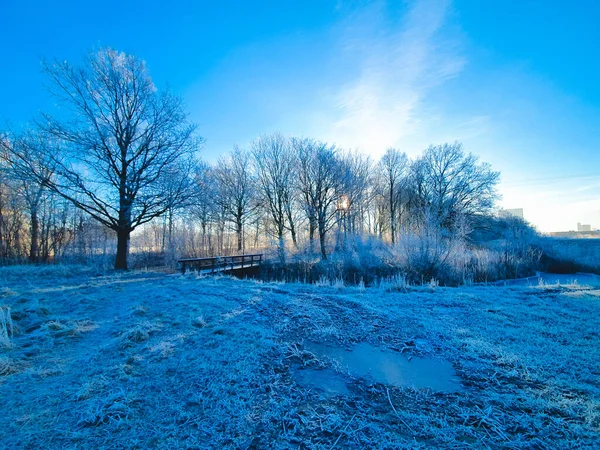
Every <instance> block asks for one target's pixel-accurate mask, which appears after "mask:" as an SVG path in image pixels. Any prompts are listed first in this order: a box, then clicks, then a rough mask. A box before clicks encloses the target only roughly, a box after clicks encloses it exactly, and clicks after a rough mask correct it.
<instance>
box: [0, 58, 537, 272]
mask: <svg viewBox="0 0 600 450" xmlns="http://www.w3.org/2000/svg"><path fill="white" fill-rule="evenodd" d="M43 67H44V70H45V72H46V74H47V77H48V83H49V88H50V90H51V92H52V93H53V94H54V95H55V97H56V99H57V101H58V103H59V104H60V105H61V106H62V107H63V109H62V110H61V111H60V114H58V115H55V116H53V115H50V114H42V115H41V116H39V117H38V118H37V119H36V122H35V126H33V127H31V128H30V129H29V130H25V131H22V132H19V133H16V132H13V131H10V130H8V131H7V132H6V133H5V134H4V135H3V137H2V138H1V140H0V142H1V144H2V145H1V148H2V154H1V159H0V165H1V169H2V170H1V171H0V257H1V258H2V260H3V261H4V262H20V261H25V260H28V261H30V262H49V261H60V260H65V261H67V260H71V261H73V260H77V261H85V262H87V263H104V261H106V258H109V257H111V255H115V256H113V257H114V267H115V268H117V269H125V268H127V267H128V266H129V265H130V263H129V262H128V255H129V253H130V252H131V253H132V254H133V255H134V264H135V265H138V266H139V265H149V264H150V265H152V264H154V265H155V264H161V263H162V264H167V265H173V264H174V262H175V260H176V259H177V258H179V257H190V256H194V257H199V256H207V255H209V256H214V255H226V254H236V253H242V252H246V253H247V252H257V251H261V252H263V251H266V252H267V253H269V255H270V256H271V258H270V261H271V263H272V264H273V267H272V268H271V270H270V272H269V276H273V277H279V278H280V277H282V276H283V277H286V278H288V279H289V278H296V279H298V278H300V279H304V280H309V281H315V280H317V279H319V278H320V277H322V276H328V277H342V278H344V279H346V280H347V281H351V280H354V281H356V282H358V279H359V278H363V279H364V281H368V280H367V278H374V277H376V276H387V275H388V274H392V273H399V272H402V274H403V275H404V276H406V277H409V278H411V279H413V280H416V279H427V281H428V280H429V279H430V278H432V277H433V278H441V279H443V280H444V281H445V282H452V283H457V282H461V281H468V280H471V281H473V280H482V279H495V278H502V277H507V276H521V275H527V274H530V272H531V270H532V268H533V266H534V265H535V262H536V259H537V258H539V252H536V251H533V250H532V248H531V246H530V244H531V242H530V240H527V239H529V238H530V237H531V236H532V235H533V232H532V230H531V229H530V228H528V226H527V225H526V224H524V223H522V222H519V221H518V220H514V219H510V220H500V219H498V218H497V217H494V211H495V209H494V201H495V200H496V199H497V198H498V196H497V192H496V185H497V183H498V180H499V173H498V172H495V171H493V170H492V168H491V167H490V166H489V165H488V164H486V163H483V162H480V161H479V160H478V158H477V157H476V156H474V155H473V154H471V153H468V152H466V151H465V149H464V148H463V146H462V145H461V144H460V143H458V142H455V143H451V144H441V145H432V146H430V147H429V148H427V149H426V150H424V151H423V153H422V155H421V156H419V157H416V158H412V159H411V158H409V157H408V156H407V155H406V154H405V153H403V152H402V151H401V150H398V149H394V148H390V149H388V150H387V151H386V153H385V154H384V155H383V156H382V157H381V159H380V160H378V161H375V160H373V159H372V158H370V157H369V156H366V155H365V154H364V153H361V152H359V151H355V150H349V149H343V148H338V147H337V146H336V145H334V144H331V143H326V142H321V141H318V140H315V139H311V138H298V137H288V136H284V135H282V134H280V133H277V132H275V133H271V134H265V135H261V136H259V137H258V138H257V139H256V140H255V141H254V142H252V143H251V144H250V145H249V147H248V148H240V147H235V148H234V149H233V150H232V151H231V153H229V154H226V155H222V156H221V157H220V158H219V160H218V162H217V163H216V164H207V163H205V162H202V161H201V160H200V159H199V157H198V155H199V151H200V150H201V144H202V139H201V138H200V137H199V136H197V134H196V131H195V126H194V125H193V124H190V123H189V122H188V120H187V115H186V113H185V110H184V105H183V102H182V100H181V99H180V98H179V97H177V96H174V95H173V94H171V93H169V92H168V91H159V90H157V89H156V87H155V86H154V84H153V83H152V80H151V78H150V75H149V73H148V70H147V68H146V65H145V63H144V62H143V61H142V60H140V59H138V58H137V57H135V56H132V55H126V54H123V53H120V52H117V51H114V50H112V49H102V50H100V51H98V52H96V53H92V54H90V55H89V56H88V57H87V58H86V59H85V60H84V61H83V62H82V64H81V65H79V66H74V65H71V64H69V63H68V62H62V61H61V62H54V63H51V62H45V63H44V65H43ZM486 229H487V230H488V231H490V232H491V235H490V236H487V237H486V238H485V239H483V240H481V239H479V240H477V239H474V238H473V236H474V235H473V232H474V231H477V230H486ZM501 240H504V241H505V245H501V244H498V242H499V241H501ZM484 241H485V242H486V243H488V242H489V241H496V244H495V247H494V246H493V245H492V246H490V245H482V244H483V242H484ZM498 245H500V246H501V247H502V248H498ZM327 260H330V262H325V261H327ZM320 261H322V262H320Z"/></svg>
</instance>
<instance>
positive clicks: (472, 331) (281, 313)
mask: <svg viewBox="0 0 600 450" xmlns="http://www.w3.org/2000/svg"><path fill="white" fill-rule="evenodd" d="M23 270H24V271H23V274H24V277H19V276H18V275H17V274H18V268H10V270H4V269H0V279H2V280H3V281H4V291H2V292H3V293H8V294H7V295H3V298H2V303H3V304H6V307H5V309H4V311H6V310H7V308H10V320H11V322H12V327H14V330H18V332H15V333H14V334H11V332H10V331H9V330H10V326H9V325H8V323H9V322H8V320H7V318H6V317H7V316H6V315H5V316H4V317H5V319H4V322H5V323H6V331H7V333H8V334H7V335H8V336H10V346H1V347H0V399H1V400H0V403H1V406H2V411H3V426H2V427H0V441H1V442H2V443H3V446H5V447H7V448H22V447H25V448H76V447H86V446H87V447H89V448H117V447H118V448H189V447H192V448H232V449H233V448H310V449H329V448H332V447H334V448H468V447H475V448H486V447H490V448H514V449H518V448H523V449H525V448H582V447H583V448H585V447H590V448H593V447H594V445H595V444H596V443H597V442H598V439H600V382H599V377H598V376H599V373H598V363H597V361H598V357H599V356H600V355H599V350H598V349H599V348H600V345H599V344H600V332H599V331H598V330H600V310H599V309H600V302H599V301H598V300H599V297H600V291H598V290H596V289H590V288H587V287H585V286H576V285H573V286H558V285H553V286H548V285H544V286H536V287H481V286H473V287H464V288H456V289H455V288H443V287H439V286H437V285H435V283H434V284H432V285H431V286H424V287H417V286H410V285H409V284H408V283H406V282H405V280H403V279H395V280H390V281H388V282H386V283H383V284H382V285H381V286H379V287H375V288H365V287H364V286H359V287H358V288H355V287H348V286H343V285H342V284H341V283H330V282H329V283H325V282H323V283H322V284H321V285H320V286H306V285H301V284H287V285H286V284H270V283H255V282H251V281H239V280H233V279H229V278H226V277H223V278H218V279H214V278H197V277H190V276H167V275H159V274H152V273H150V272H147V273H130V274H126V275H119V276H113V275H107V274H98V273H96V272H90V271H87V270H83V271H77V270H75V269H74V268H72V267H71V268H69V270H68V271H66V270H65V269H64V268H61V267H57V268H56V271H52V270H51V269H44V271H43V272H42V274H41V276H40V279H39V281H38V280H36V282H35V283H34V282H33V281H32V280H34V278H33V277H31V278H30V281H31V282H28V281H27V280H25V279H24V278H26V277H28V276H29V275H30V272H29V269H28V268H24V269H23ZM67 272H68V273H67ZM362 343H365V344H369V346H372V347H374V348H378V349H381V350H382V351H386V352H397V354H398V355H400V356H402V357H403V358H407V359H410V358H411V357H412V358H417V357H431V358H441V359H444V360H446V361H449V362H450V363H451V364H452V367H453V369H454V370H455V371H456V373H457V374H458V376H459V378H460V382H461V385H462V390H460V391H459V392H451V393H443V392H436V391H434V390H432V389H413V388H402V387H399V386H394V385H387V384H384V383H381V382H377V381H376V380H374V379H372V378H370V377H369V376H364V377H363V376H362V375H361V376H358V375H356V372H353V371H352V370H349V368H348V367H345V366H344V365H343V364H341V363H340V361H338V360H337V359H336V358H335V357H319V356H317V355H315V353H314V352H312V351H311V350H310V349H311V348H314V345H315V344H318V345H321V346H329V347H331V348H339V349H341V350H340V351H343V350H344V349H352V348H355V347H356V346H358V345H361V344H362ZM414 360H415V361H416V359H414ZM309 371H310V373H309ZM299 374H300V375H299ZM305 376H310V377H311V378H310V379H311V382H310V383H307V382H305V381H306V380H305V378H306V377H305ZM319 377H322V378H319ZM319 379H321V380H322V382H321V383H319ZM332 380H333V381H332ZM312 381H315V382H312ZM327 383H334V387H335V386H337V387H340V386H341V387H343V389H342V388H340V389H337V388H335V389H333V390H332V389H329V390H328V389H327V386H328V385H327ZM58 418H59V419H58Z"/></svg>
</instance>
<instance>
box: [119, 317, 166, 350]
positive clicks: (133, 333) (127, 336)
mask: <svg viewBox="0 0 600 450" xmlns="http://www.w3.org/2000/svg"><path fill="white" fill-rule="evenodd" d="M158 331H160V327H159V326H157V325H155V324H152V323H150V322H140V323H138V324H137V325H134V326H133V327H131V328H129V329H127V330H125V331H124V332H123V333H121V335H120V340H121V348H127V347H131V346H133V345H135V344H139V343H140V342H144V341H146V340H148V339H150V336H151V335H152V334H154V333H156V332H158Z"/></svg>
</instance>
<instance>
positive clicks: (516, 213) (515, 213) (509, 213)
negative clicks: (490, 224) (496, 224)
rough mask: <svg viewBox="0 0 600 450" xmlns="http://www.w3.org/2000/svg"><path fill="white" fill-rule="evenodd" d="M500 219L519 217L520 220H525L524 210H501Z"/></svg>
mask: <svg viewBox="0 0 600 450" xmlns="http://www.w3.org/2000/svg"><path fill="white" fill-rule="evenodd" d="M500 217H518V218H519V219H523V218H524V217H523V208H513V209H502V210H500Z"/></svg>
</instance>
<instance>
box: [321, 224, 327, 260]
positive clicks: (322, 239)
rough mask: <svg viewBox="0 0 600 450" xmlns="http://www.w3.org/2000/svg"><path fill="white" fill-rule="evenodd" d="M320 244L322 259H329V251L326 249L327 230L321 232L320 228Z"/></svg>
mask: <svg viewBox="0 0 600 450" xmlns="http://www.w3.org/2000/svg"><path fill="white" fill-rule="evenodd" d="M319 242H320V244H321V259H322V260H326V259H327V250H326V249H325V230H321V227H319Z"/></svg>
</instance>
